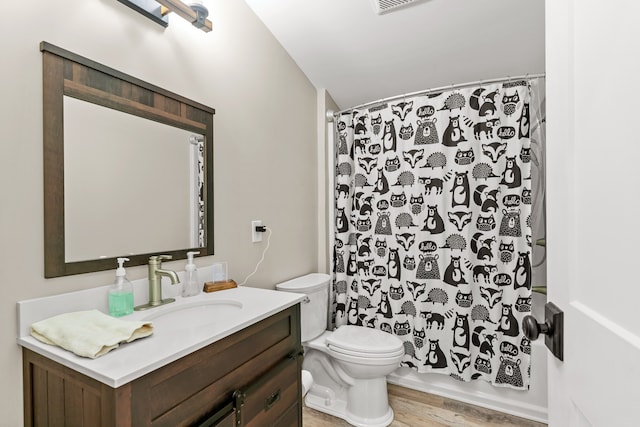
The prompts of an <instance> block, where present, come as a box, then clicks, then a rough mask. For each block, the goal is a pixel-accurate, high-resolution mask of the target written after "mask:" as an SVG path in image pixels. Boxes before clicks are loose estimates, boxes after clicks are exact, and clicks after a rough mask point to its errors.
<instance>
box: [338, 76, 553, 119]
mask: <svg viewBox="0 0 640 427" xmlns="http://www.w3.org/2000/svg"><path fill="white" fill-rule="evenodd" d="M545 76H546V74H545V73H539V74H525V75H524V76H515V77H502V78H499V79H490V80H478V81H475V82H470V83H460V84H455V85H449V86H442V87H437V88H433V89H427V90H419V91H417V92H411V93H405V94H404V95H396V96H391V97H389V98H383V99H379V100H377V101H373V102H367V103H364V104H360V105H356V106H355V107H351V108H347V109H346V110H341V111H338V112H337V113H334V114H333V116H334V117H337V116H339V115H341V114H344V113H346V112H348V111H351V110H355V109H358V108H363V107H367V106H369V105H376V104H380V103H383V102H389V101H393V100H395V99H402V98H406V97H409V96H418V95H427V94H429V93H434V92H442V91H444V90H447V89H449V90H453V89H461V88H464V87H469V86H482V85H485V84H491V83H498V82H506V81H514V80H533V79H541V78H545Z"/></svg>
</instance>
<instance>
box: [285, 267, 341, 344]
mask: <svg viewBox="0 0 640 427" xmlns="http://www.w3.org/2000/svg"><path fill="white" fill-rule="evenodd" d="M329 281H330V277H329V275H328V274H323V273H311V274H307V275H306V276H301V277H296V278H295V279H291V280H288V281H286V282H282V283H278V284H277V285H276V289H277V290H279V291H284V292H294V293H298V294H306V295H307V297H308V298H309V301H308V302H307V301H303V302H302V303H301V307H302V310H301V313H300V321H301V323H302V325H301V331H300V333H301V339H302V342H307V341H311V340H312V339H314V338H315V337H317V336H319V335H320V334H321V333H323V332H324V331H325V330H326V329H327V316H328V307H329Z"/></svg>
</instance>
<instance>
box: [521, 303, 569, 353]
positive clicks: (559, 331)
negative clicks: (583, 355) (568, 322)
mask: <svg viewBox="0 0 640 427" xmlns="http://www.w3.org/2000/svg"><path fill="white" fill-rule="evenodd" d="M522 332H523V333H524V336H525V337H527V338H528V339H530V340H531V341H535V340H537V339H538V337H540V335H541V334H542V335H544V336H545V337H544V343H545V345H546V346H547V348H548V349H549V350H551V353H553V355H554V356H555V357H557V358H558V359H560V360H563V357H564V351H563V347H564V336H563V334H564V312H563V311H562V310H560V309H559V308H558V306H556V305H555V304H554V303H552V302H548V303H546V304H545V305H544V323H538V321H537V320H536V318H535V317H533V316H525V318H524V319H522Z"/></svg>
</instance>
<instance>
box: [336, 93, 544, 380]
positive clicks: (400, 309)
mask: <svg viewBox="0 0 640 427" xmlns="http://www.w3.org/2000/svg"><path fill="white" fill-rule="evenodd" d="M529 104H530V88H529V83H528V82H527V81H513V82H512V81H509V82H504V83H502V84H491V85H483V86H480V87H471V88H467V89H457V90H451V91H445V92H442V93H437V94H428V95H418V96H410V97H406V98H404V99H400V100H398V101H391V102H383V103H379V104H375V105H371V106H369V107H368V108H358V109H353V110H351V111H348V112H346V113H343V114H341V115H340V117H339V118H338V120H337V122H338V123H337V127H336V132H337V149H336V188H335V203H336V204H335V206H336V208H335V230H336V234H335V247H334V262H333V266H334V275H333V276H334V280H333V290H334V292H333V295H334V301H333V308H334V311H333V315H334V316H333V321H334V323H335V325H336V326H340V325H344V324H352V325H361V326H366V327H370V328H377V329H380V330H383V331H386V332H389V333H392V334H394V335H396V336H398V337H399V338H400V339H401V340H402V341H403V342H404V349H405V355H404V357H403V360H402V366H406V367H411V368H414V369H416V370H417V371H419V372H434V373H442V374H445V375H449V376H451V377H454V378H456V379H458V380H461V381H469V380H471V379H477V378H482V379H484V380H486V381H489V382H491V383H492V384H494V385H496V386H509V387H512V388H515V389H527V388H528V386H529V366H530V351H531V350H530V349H531V347H530V342H529V340H527V338H526V337H524V335H523V334H522V333H521V332H520V324H521V322H522V319H523V318H524V316H525V315H527V314H528V313H529V312H530V311H531V261H530V255H531V251H532V249H531V224H530V221H531V217H530V215H531V167H530V165H531V163H530V162H531V153H530V136H529Z"/></svg>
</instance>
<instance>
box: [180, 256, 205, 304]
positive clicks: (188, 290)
mask: <svg viewBox="0 0 640 427" xmlns="http://www.w3.org/2000/svg"><path fill="white" fill-rule="evenodd" d="M199 253H200V252H187V265H186V266H185V267H184V284H183V285H182V296H183V297H192V296H194V295H198V294H199V293H200V292H201V290H202V289H200V282H198V270H197V269H196V265H195V264H194V263H193V256H194V255H198V254H199Z"/></svg>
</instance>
